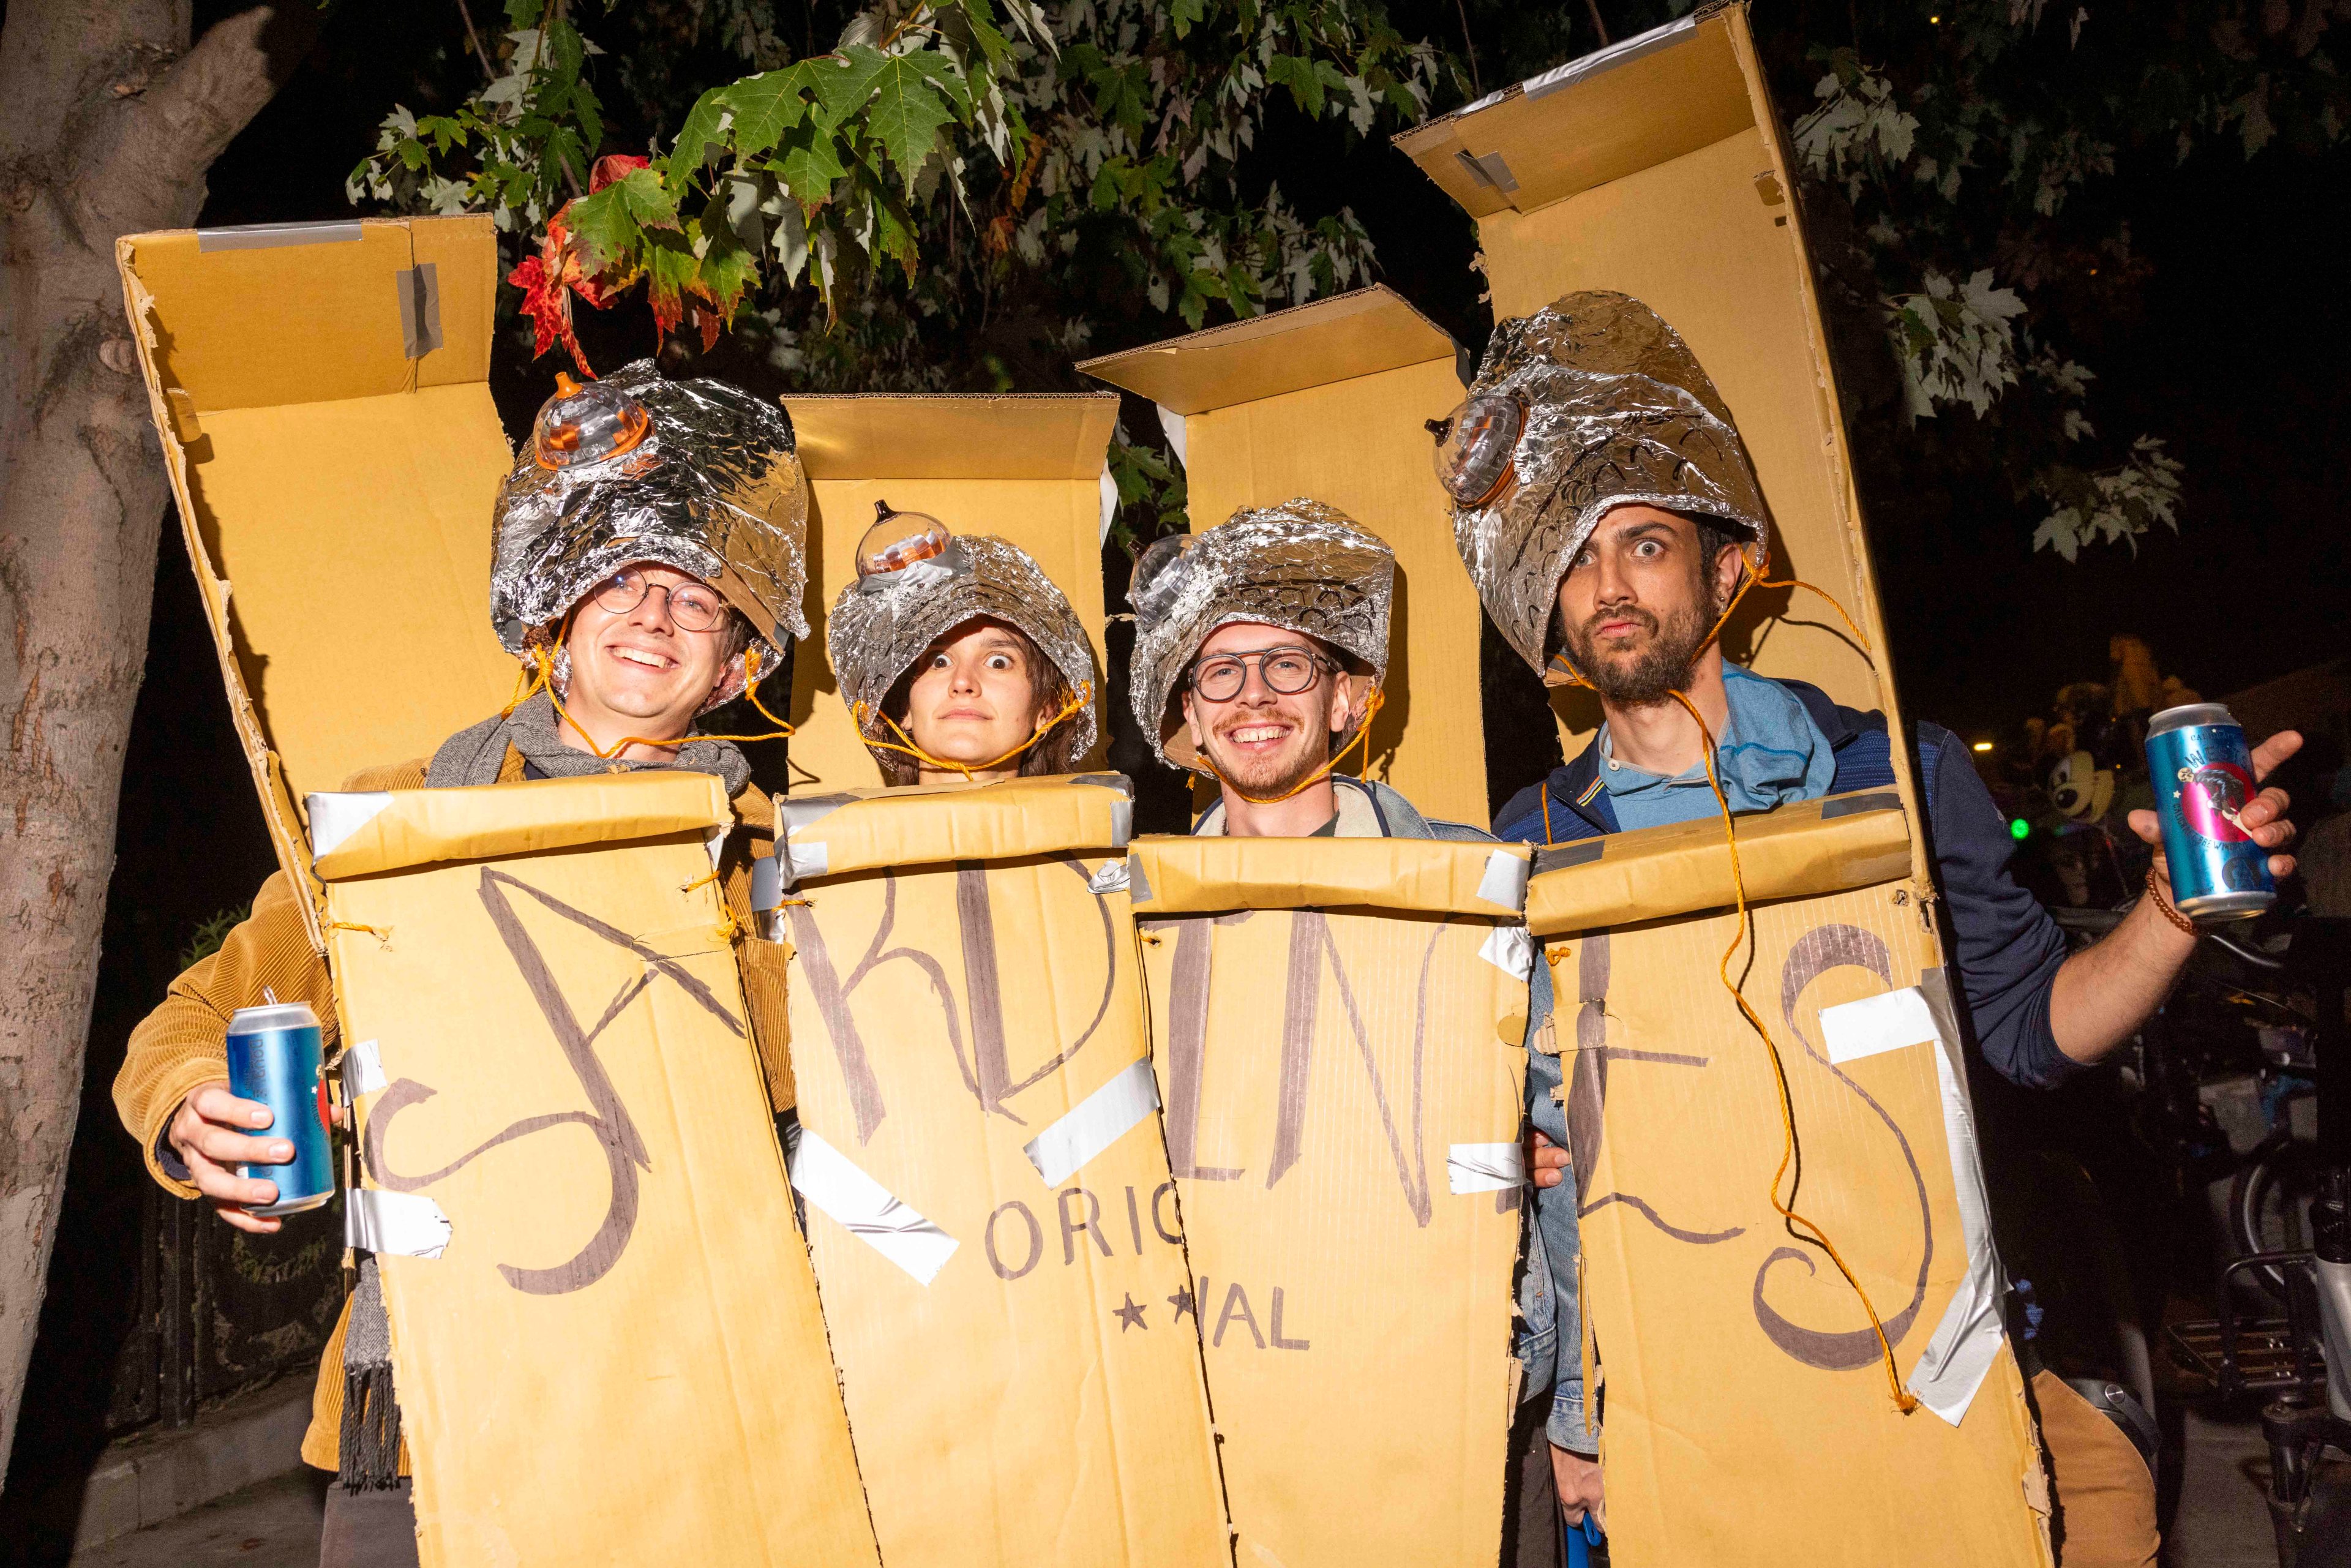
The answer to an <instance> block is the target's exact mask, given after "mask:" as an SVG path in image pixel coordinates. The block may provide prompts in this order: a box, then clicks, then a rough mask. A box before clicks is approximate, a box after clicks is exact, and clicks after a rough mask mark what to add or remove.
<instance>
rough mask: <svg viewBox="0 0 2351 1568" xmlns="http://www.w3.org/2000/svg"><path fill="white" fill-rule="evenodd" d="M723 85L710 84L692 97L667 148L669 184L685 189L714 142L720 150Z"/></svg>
mask: <svg viewBox="0 0 2351 1568" xmlns="http://www.w3.org/2000/svg"><path fill="white" fill-rule="evenodd" d="M726 92H727V89H725V88H713V89H710V90H709V91H708V92H705V93H704V94H703V95H702V96H701V97H700V98H698V99H695V103H694V108H693V110H691V111H689V112H688V113H687V115H686V117H685V124H684V126H682V127H680V128H679V130H678V133H677V145H676V146H675V147H673V148H671V149H670V154H669V167H668V173H669V180H668V183H669V187H670V189H672V190H674V191H683V190H684V189H685V186H686V182H687V181H689V180H692V179H693V178H695V176H696V175H698V174H700V173H701V172H702V169H703V165H704V163H705V162H706V161H707V160H708V158H709V156H710V149H711V148H712V147H713V146H714V145H715V146H717V147H719V148H721V149H722V150H723V149H724V148H725V146H726V113H727V110H728V107H729V105H728V103H727V99H726Z"/></svg>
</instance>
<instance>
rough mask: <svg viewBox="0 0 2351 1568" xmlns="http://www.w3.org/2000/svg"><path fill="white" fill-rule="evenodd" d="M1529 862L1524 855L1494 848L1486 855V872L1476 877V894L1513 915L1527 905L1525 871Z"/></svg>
mask: <svg viewBox="0 0 2351 1568" xmlns="http://www.w3.org/2000/svg"><path fill="white" fill-rule="evenodd" d="M1530 864H1531V862H1529V861H1528V859H1527V857H1526V856H1524V855H1516V854H1512V853H1511V852H1510V851H1508V850H1496V851H1495V852H1493V853H1492V854H1490V855H1488V856H1487V857H1486V874H1485V875H1483V876H1481V877H1479V879H1478V896H1479V897H1480V898H1482V899H1484V900H1485V901H1486V902H1487V903H1489V904H1500V905H1501V906H1502V907H1503V908H1505V909H1507V910H1509V911H1510V913H1512V914H1513V915H1515V914H1517V913H1518V912H1519V911H1520V910H1521V909H1524V908H1525V907H1526V905H1527V871H1528V867H1529V865H1530Z"/></svg>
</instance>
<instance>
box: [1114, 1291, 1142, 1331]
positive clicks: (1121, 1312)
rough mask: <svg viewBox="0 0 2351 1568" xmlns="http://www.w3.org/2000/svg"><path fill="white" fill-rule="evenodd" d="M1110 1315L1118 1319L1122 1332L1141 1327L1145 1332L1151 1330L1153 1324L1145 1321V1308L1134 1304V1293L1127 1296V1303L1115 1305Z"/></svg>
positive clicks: (1119, 1329)
mask: <svg viewBox="0 0 2351 1568" xmlns="http://www.w3.org/2000/svg"><path fill="white" fill-rule="evenodd" d="M1110 1315H1111V1316H1113V1317H1114V1318H1116V1319H1117V1320H1118V1332H1119V1333H1125V1332H1126V1331H1127V1330H1129V1329H1141V1330H1143V1331H1144V1333H1149V1332H1150V1331H1151V1325H1150V1324H1149V1323H1147V1322H1144V1321H1143V1309H1142V1308H1141V1307H1139V1306H1137V1305H1135V1304H1134V1296H1133V1295H1129V1296H1128V1297H1127V1298H1126V1305H1124V1306H1123V1307H1113V1308H1112V1309H1111V1310H1110Z"/></svg>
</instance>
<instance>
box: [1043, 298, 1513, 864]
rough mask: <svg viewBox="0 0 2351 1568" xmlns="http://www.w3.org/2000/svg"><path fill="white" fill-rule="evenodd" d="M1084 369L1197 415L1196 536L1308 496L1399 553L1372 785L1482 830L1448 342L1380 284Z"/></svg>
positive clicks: (1192, 474)
mask: <svg viewBox="0 0 2351 1568" xmlns="http://www.w3.org/2000/svg"><path fill="white" fill-rule="evenodd" d="M1078 368H1079V369H1081V370H1082V371H1087V372H1089V373H1090V374H1092V375H1094V376H1097V377H1100V378H1101V379H1102V380H1103V381H1106V382H1110V383H1111V384H1113V386H1122V387H1125V388H1128V389H1129V390H1131V391H1134V392H1141V393H1143V394H1144V396H1146V397H1149V398H1152V399H1154V400H1155V401H1156V402H1159V403H1160V404H1161V405H1163V406H1164V407H1165V408H1167V409H1169V410H1171V411H1173V412H1175V413H1180V414H1183V415H1185V416H1186V418H1185V473H1186V479H1187V482H1188V484H1189V486H1190V489H1189V492H1188V493H1189V496H1190V501H1189V506H1190V508H1191V516H1192V526H1193V528H1196V529H1197V528H1209V527H1212V526H1213V525H1215V524H1217V523H1220V522H1223V521H1224V520H1225V519H1226V518H1227V517H1230V516H1232V514H1233V511H1234V510H1235V508H1237V507H1256V506H1267V505H1270V504H1273V503H1276V502H1280V501H1287V500H1290V499H1291V498H1293V497H1300V496H1308V497H1313V498H1314V499H1315V500H1318V501H1325V502H1328V503H1329V504H1330V505H1332V506H1334V507H1338V508H1339V509H1340V510H1341V511H1343V512H1345V513H1346V514H1347V515H1348V516H1349V517H1353V518H1354V519H1355V520H1356V521H1357V522H1359V523H1361V524H1363V525H1364V527H1365V528H1369V529H1370V530H1371V531H1372V532H1374V533H1375V534H1377V535H1378V536H1379V537H1380V538H1383V539H1384V540H1385V541H1387V543H1388V545H1389V546H1390V547H1391V548H1393V549H1395V553H1396V595H1395V611H1394V613H1393V615H1392V618H1391V621H1390V631H1389V648H1390V663H1389V665H1388V678H1387V688H1386V689H1387V706H1386V707H1384V709H1382V710H1381V713H1380V715H1379V716H1378V717H1377V718H1376V719H1374V721H1373V724H1372V736H1371V742H1370V748H1371V760H1370V763H1369V765H1368V767H1367V768H1366V772H1367V773H1368V774H1369V776H1370V777H1372V778H1375V779H1385V780H1386V781H1387V782H1388V783H1390V784H1393V785H1395V787H1396V788H1397V789H1401V790H1403V791H1404V793H1405V796H1406V797H1407V798H1409V799H1410V800H1412V802H1413V804H1415V805H1416V806H1417V807H1419V808H1420V809H1421V810H1423V811H1425V812H1426V813H1427V814H1429V815H1431V816H1435V817H1444V818H1448V819H1451V820H1454V821H1465V822H1476V823H1483V822H1484V821H1486V817H1487V808H1486V741H1485V730H1484V720H1483V715H1482V713H1481V710H1480V706H1479V656H1478V645H1479V644H1478V627H1479V619H1480V612H1479V608H1478V591H1477V590H1476V588H1475V587H1473V586H1472V585H1471V583H1470V581H1469V579H1468V574H1467V573H1465V572H1464V571H1463V570H1461V561H1460V558H1459V557H1458V556H1457V555H1456V554H1455V553H1454V549H1453V525H1452V522H1451V520H1450V514H1449V513H1448V512H1447V507H1446V500H1445V493H1444V491H1443V490H1441V489H1440V488H1438V486H1437V476H1436V472H1435V469H1434V468H1433V466H1432V465H1431V460H1430V453H1431V449H1432V448H1431V442H1430V440H1429V436H1428V433H1427V431H1426V430H1425V429H1424V428H1423V425H1424V424H1425V423H1426V422H1427V421H1428V420H1432V419H1442V418H1443V417H1444V416H1445V415H1446V414H1447V413H1451V412H1452V410H1453V407H1454V405H1455V404H1457V403H1458V402H1460V401H1461V396H1462V392H1461V382H1460V380H1459V377H1458V375H1457V374H1456V371H1455V368H1454V344H1453V340H1452V339H1450V338H1448V337H1447V336H1446V335H1445V333H1444V332H1442V331H1441V330H1439V329H1437V326H1436V325H1435V324H1434V323H1432V322H1431V321H1429V320H1428V319H1427V318H1426V317H1424V316H1422V315H1421V314H1420V313H1419V312H1418V311H1416V310H1415V309H1414V308H1412V307H1411V306H1410V305H1408V304H1406V303H1405V300H1404V299H1403V298H1401V297H1400V296H1398V295H1396V294H1395V293H1392V292H1391V291H1389V290H1388V289H1386V288H1381V287H1373V288H1365V289H1358V290H1356V291H1355V292H1353V293H1352V294H1343V295H1340V296H1337V297H1335V298H1331V299H1326V300H1320V301H1317V302H1315V303H1313V304H1311V305H1302V306H1299V307H1297V308H1294V309H1290V310H1281V311H1277V312H1275V313H1274V314H1272V315H1270V316H1265V317H1260V318H1259V319H1255V320H1252V321H1244V322H1239V323H1237V324H1235V325H1232V326H1228V327H1217V328H1212V329H1209V330H1207V331H1206V332H1195V333H1193V334H1192V335H1190V336H1189V337H1185V338H1176V339H1173V340H1170V341H1167V342H1165V343H1159V344H1155V345H1153V346H1151V347H1149V348H1144V349H1135V350H1130V351H1128V352H1126V353H1123V354H1116V355H1112V356H1110V357H1108V358H1105V359H1100V360H1092V361H1087V362H1086V363H1084V364H1082V365H1081V366H1079V367H1078Z"/></svg>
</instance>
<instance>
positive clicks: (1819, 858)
mask: <svg viewBox="0 0 2351 1568" xmlns="http://www.w3.org/2000/svg"><path fill="white" fill-rule="evenodd" d="M1737 821H1738V826H1739V869H1740V874H1741V876H1742V877H1743V878H1744V880H1745V883H1746V887H1747V899H1748V902H1749V903H1750V904H1761V903H1763V902H1765V901H1767V900H1771V899H1775V898H1804V897H1813V896H1817V895H1819V894H1830V893H1842V892H1844V891H1845V890H1846V889H1848V888H1855V887H1868V886H1871V885H1873V884H1875V883H1881V882H1892V881H1894V880H1895V879H1896V878H1897V877H1901V876H1906V875H1907V874H1908V873H1909V871H1910V831H1909V828H1908V825H1907V822H1906V821H1905V820H1904V817H1903V815H1902V798H1901V796H1899V795H1897V794H1896V793H1895V792H1894V791H1893V790H1891V789H1871V790H1859V791H1856V792H1855V793H1853V794H1850V795H1831V796H1827V797H1825V798H1824V799H1822V800H1800V801H1797V802H1795V803H1794V804H1792V805H1787V806H1781V807H1778V808H1776V809H1774V810H1770V811H1763V812H1759V813H1757V814H1755V815H1753V816H1742V817H1740V818H1738V819H1737ZM1734 902H1735V896H1734V889H1733V886H1732V881H1731V869H1730V847H1729V844H1728V843H1726V842H1725V841H1724V840H1723V835H1722V819H1721V818H1720V817H1719V816H1714V815H1708V816H1705V817H1700V818H1697V819H1695V820H1694V821H1687V822H1675V823H1672V824H1670V825H1668V826H1666V827H1662V828H1644V829H1642V830H1640V831H1637V832H1630V833H1612V834H1610V835H1609V836H1607V837H1606V838H1599V839H1585V840H1583V841H1580V842H1577V843H1573V844H1564V845H1562V846H1561V847H1559V848H1557V849H1552V850H1544V851H1541V852H1539V853H1538V854H1537V855H1536V857H1535V873H1534V877H1533V880H1532V881H1531V882H1530V883H1528V884H1527V929H1528V930H1529V931H1530V932H1531V933H1532V934H1533V935H1534V936H1562V935H1564V934H1566V933H1569V932H1574V931H1599V930H1605V929H1607V928H1608V927H1611V926H1615V925H1630V924H1632V923H1634V922H1636V921H1654V920H1663V919H1667V918H1669V917H1671V916H1674V915H1689V914H1694V913H1697V912H1698V911H1701V910H1709V909H1727V908H1729V907H1730V906H1731V904H1733V903H1734Z"/></svg>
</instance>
